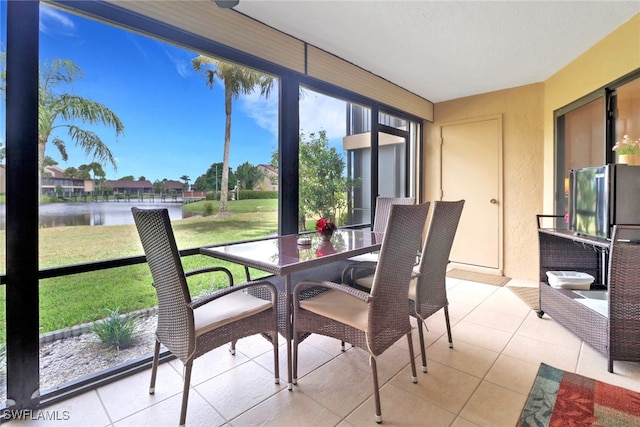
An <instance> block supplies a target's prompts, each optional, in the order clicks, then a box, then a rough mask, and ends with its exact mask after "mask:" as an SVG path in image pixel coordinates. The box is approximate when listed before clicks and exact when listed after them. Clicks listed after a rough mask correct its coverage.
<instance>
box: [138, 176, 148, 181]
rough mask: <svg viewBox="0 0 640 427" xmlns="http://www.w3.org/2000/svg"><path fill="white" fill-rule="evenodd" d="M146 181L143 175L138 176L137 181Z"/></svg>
mask: <svg viewBox="0 0 640 427" xmlns="http://www.w3.org/2000/svg"><path fill="white" fill-rule="evenodd" d="M146 180H147V177H146V176H144V175H140V176H139V177H138V181H146Z"/></svg>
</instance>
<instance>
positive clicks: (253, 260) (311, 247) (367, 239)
mask: <svg viewBox="0 0 640 427" xmlns="http://www.w3.org/2000/svg"><path fill="white" fill-rule="evenodd" d="M304 237H308V238H310V240H311V242H310V244H307V245H302V244H299V243H298V242H299V240H298V239H299V238H304ZM382 237H383V234H382V233H374V232H372V231H371V230H370V229H338V230H336V231H335V232H334V233H333V236H332V237H331V240H330V241H323V240H322V239H321V236H320V235H318V234H315V233H310V234H304V235H297V234H291V235H286V236H276V237H270V238H266V239H261V240H252V241H244V242H236V243H230V244H228V245H221V246H211V247H203V248H201V249H200V253H201V254H203V255H207V256H211V257H214V258H218V259H221V260H224V261H230V262H233V263H236V264H240V265H243V266H245V267H248V268H255V269H258V270H261V271H265V272H268V273H271V274H273V275H276V276H281V277H283V278H284V286H283V287H278V289H279V292H280V293H281V296H283V297H284V298H279V307H278V310H279V311H280V312H281V313H282V310H284V316H283V318H284V319H285V321H284V322H283V323H281V322H279V324H278V328H279V332H280V333H281V334H282V335H283V336H284V337H285V338H286V340H287V375H288V378H287V382H288V388H289V390H291V389H292V388H293V383H292V379H291V377H292V359H291V344H292V338H293V325H292V318H291V313H292V303H293V301H292V283H291V282H292V274H294V273H299V272H303V271H305V270H308V269H311V268H314V267H321V266H325V265H328V264H330V263H333V262H336V261H341V260H346V259H347V258H350V257H353V256H356V255H361V254H365V253H368V252H373V251H377V250H379V249H380V246H381V244H382ZM318 279H324V278H322V277H319V278H318ZM266 280H268V278H266ZM280 301H282V302H280ZM282 305H284V307H282Z"/></svg>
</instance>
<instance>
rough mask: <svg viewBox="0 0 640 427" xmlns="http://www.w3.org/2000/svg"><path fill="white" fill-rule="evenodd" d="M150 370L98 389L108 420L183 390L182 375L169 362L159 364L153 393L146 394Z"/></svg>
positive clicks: (123, 415) (131, 412)
mask: <svg viewBox="0 0 640 427" xmlns="http://www.w3.org/2000/svg"><path fill="white" fill-rule="evenodd" d="M150 379H151V370H146V371H144V372H140V373H137V374H134V375H131V376H129V377H126V378H124V379H122V380H120V381H116V382H113V383H110V384H107V385H104V386H102V387H99V388H98V389H97V392H98V395H99V396H100V400H101V401H102V403H103V404H104V406H105V408H106V410H107V413H108V414H109V417H110V418H111V421H113V422H116V421H119V420H121V419H122V418H124V417H127V416H129V415H131V414H133V413H134V412H138V411H140V410H142V409H144V408H148V407H150V406H151V405H155V404H156V403H158V402H161V401H163V400H165V399H167V398H169V397H171V396H175V395H177V394H181V393H182V377H181V376H180V375H179V374H178V373H177V372H176V371H175V369H173V368H172V367H171V366H170V365H169V364H168V363H163V364H160V366H159V367H158V375H157V376H156V388H155V393H154V394H149V380H150Z"/></svg>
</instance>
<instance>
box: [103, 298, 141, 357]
mask: <svg viewBox="0 0 640 427" xmlns="http://www.w3.org/2000/svg"><path fill="white" fill-rule="evenodd" d="M108 311H109V316H108V317H107V318H106V319H104V320H100V321H97V322H93V332H95V333H96V334H97V335H98V337H100V340H101V341H102V342H103V343H105V344H107V345H108V346H110V347H114V348H115V349H116V351H120V349H121V348H127V347H129V346H131V344H133V341H134V339H135V336H134V332H135V327H136V317H135V316H131V315H120V307H118V308H116V309H115V310H108Z"/></svg>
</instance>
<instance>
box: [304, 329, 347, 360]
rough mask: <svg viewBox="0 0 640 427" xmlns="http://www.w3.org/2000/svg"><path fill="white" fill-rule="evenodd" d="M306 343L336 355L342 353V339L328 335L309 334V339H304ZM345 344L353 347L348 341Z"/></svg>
mask: <svg viewBox="0 0 640 427" xmlns="http://www.w3.org/2000/svg"><path fill="white" fill-rule="evenodd" d="M304 343H305V344H308V345H310V346H312V347H315V348H317V349H318V350H321V351H323V352H325V353H327V354H329V355H331V356H334V357H335V356H338V355H340V353H342V348H341V346H340V340H337V339H335V338H331V337H327V336H325V335H319V334H311V335H309V337H307V339H305V340H304ZM345 346H346V348H348V347H351V345H350V344H348V343H345Z"/></svg>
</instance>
